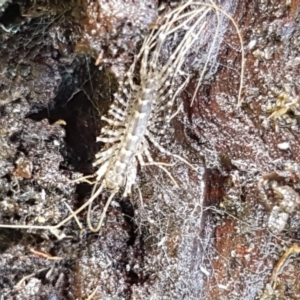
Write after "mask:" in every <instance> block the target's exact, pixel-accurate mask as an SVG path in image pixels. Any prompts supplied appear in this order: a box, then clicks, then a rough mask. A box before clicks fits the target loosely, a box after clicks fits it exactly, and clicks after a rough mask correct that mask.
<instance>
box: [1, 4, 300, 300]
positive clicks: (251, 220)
mask: <svg viewBox="0 0 300 300" xmlns="http://www.w3.org/2000/svg"><path fill="white" fill-rule="evenodd" d="M161 2H162V3H165V4H164V5H165V8H164V9H168V6H169V5H171V4H170V3H169V2H168V1H161ZM115 3H116V4H114V5H112V4H111V5H110V6H109V5H108V4H107V3H106V2H105V1H98V2H96V1H89V2H86V1H82V2H79V1H71V0H70V1H64V3H63V4H49V3H47V1H44V2H43V1H35V2H33V3H31V2H30V1H28V3H27V5H25V4H24V3H23V2H21V1H14V2H12V3H9V1H0V24H2V25H3V26H2V27H1V28H0V53H1V55H0V223H1V224H40V225H43V224H50V225H51V224H57V223H58V222H59V221H60V220H61V219H63V218H64V217H66V216H67V215H68V214H69V213H70V211H69V209H68V206H69V207H71V208H72V209H73V210H75V209H76V208H78V207H79V206H80V205H81V204H82V203H84V201H86V199H87V198H88V196H89V194H90V193H91V190H92V187H91V186H90V185H89V184H87V183H74V182H72V180H73V179H76V178H79V177H80V176H81V175H82V174H83V175H89V174H93V172H94V169H93V167H92V163H93V161H94V155H95V153H97V151H98V150H99V148H100V146H101V145H99V144H97V143H95V140H96V136H97V135H98V134H99V132H100V127H101V122H100V121H99V120H100V116H101V115H102V114H103V113H104V112H105V111H106V110H107V108H108V106H109V104H110V101H111V100H112V95H113V93H114V92H115V91H116V90H117V86H118V84H117V82H118V80H120V79H121V78H122V77H123V76H124V70H126V69H127V68H128V66H130V64H131V60H132V55H134V54H135V53H136V52H137V47H138V46H139V44H140V43H141V41H142V39H143V34H144V32H146V31H147V29H148V28H150V27H151V26H153V22H155V20H156V17H157V15H158V13H159V12H158V10H157V8H156V5H157V3H156V1H151V3H150V2H149V1H139V2H138V3H139V4H137V3H136V2H135V1H127V2H126V1H122V0H120V1H116V2H115ZM162 3H161V4H162ZM121 5H124V7H123V6H122V7H123V8H124V9H123V10H122V13H121V12H120V10H119V9H118V8H119V7H121ZM223 5H225V6H226V5H227V7H228V2H226V1H224V3H223ZM232 7H234V9H232V10H235V15H234V18H235V20H236V21H237V23H238V25H239V27H240V28H241V31H242V36H243V39H244V46H245V52H246V61H245V82H244V88H243V95H242V102H241V106H240V107H238V106H237V103H238V99H237V91H238V87H239V75H240V63H241V53H240V51H239V50H240V46H239V42H238V38H237V35H236V33H235V30H234V28H233V27H232V26H231V25H230V24H228V25H227V26H228V28H227V30H226V35H225V36H224V39H222V44H221V48H220V52H219V54H218V56H217V58H215V59H216V61H217V63H216V65H215V66H217V67H216V72H214V73H213V74H212V75H211V76H210V77H209V78H207V79H205V81H204V83H203V84H202V86H201V88H200V91H199V93H198V96H197V98H196V101H195V103H194V105H193V106H192V107H191V106H190V95H191V94H192V93H193V90H194V89H195V81H193V80H192V81H191V83H190V84H189V85H188V86H187V87H186V89H185V91H184V92H183V94H182V96H181V98H180V99H181V100H182V101H183V103H184V112H182V113H179V115H178V116H177V117H176V118H175V119H174V120H173V121H172V124H171V126H170V127H169V128H168V129H167V131H166V132H165V134H164V135H162V136H161V137H160V143H161V144H162V145H163V146H164V147H166V148H168V150H170V151H171V152H173V153H176V154H178V155H181V156H183V157H184V158H186V159H187V160H188V161H189V162H191V163H192V164H193V165H194V166H197V168H198V170H199V172H198V173H197V172H195V171H194V170H192V169H191V168H189V167H187V166H186V165H185V164H183V163H177V164H176V165H175V166H173V167H172V168H170V172H171V173H172V175H173V176H174V178H175V179H176V181H178V183H179V186H178V187H175V186H174V185H173V184H172V182H171V180H170V178H169V177H168V176H167V175H166V174H165V173H164V172H163V171H162V170H160V169H158V168H156V167H155V166H151V167H145V168H142V169H140V168H139V171H138V173H139V178H138V186H139V187H140V189H141V194H142V196H143V202H142V203H141V200H140V198H139V193H138V191H137V190H134V193H133V197H132V199H121V198H120V197H119V198H116V199H115V201H114V203H113V205H112V206H111V207H110V209H109V211H108V214H107V220H106V222H105V226H104V227H103V228H102V229H101V231H100V233H97V234H94V233H91V232H89V230H88V228H87V226H86V212H83V213H81V214H80V216H79V219H80V221H81V223H82V225H83V228H86V230H80V229H79V228H78V225H77V224H76V222H75V221H71V222H69V223H67V224H66V225H65V226H64V227H63V228H62V229H61V231H59V232H57V234H58V235H60V236H62V235H64V237H63V239H59V238H58V237H57V236H55V235H53V234H51V233H50V232H49V231H47V230H45V231H43V230H36V229H30V230H21V229H19V230H13V229H0V299H88V297H89V296H90V295H92V294H93V292H94V291H95V293H94V295H93V296H94V299H212V300H214V299H216V300H217V299H218V300H219V299H226V300H227V299H228V300H229V299H230V300H232V299H300V285H299V282H300V280H299V272H298V270H299V264H300V261H299V254H298V253H299V226H300V214H299V206H300V201H299V192H300V185H299V183H300V181H299V180H300V167H299V158H300V157H299V153H300V151H299V146H298V145H299V142H298V141H299V137H300V136H299V129H300V127H299V126H300V124H299V114H300V110H299V91H300V81H299V78H300V76H299V72H300V69H299V66H300V59H299V58H300V51H299V49H300V47H299V46H300V26H299V24H300V22H299V21H300V20H299V19H300V8H299V3H298V1H295V0H292V1H283V0H282V1H276V3H275V1H271V0H270V1H245V2H244V3H243V4H240V5H237V6H235V5H233V6H232ZM136 16H139V17H138V18H136ZM137 19H138V22H137ZM100 20H101V22H100ZM220 43H221V40H220ZM95 65H97V66H95ZM153 155H154V156H156V158H157V160H159V161H164V162H169V161H171V159H170V158H169V157H167V156H166V155H163V154H161V153H158V152H155V150H154V154H153ZM105 199H107V195H105V193H104V194H103V195H102V196H101V197H99V199H98V200H97V204H95V208H94V213H93V217H94V218H95V219H98V217H99V216H100V213H101V209H102V208H103V206H104V205H105ZM289 249H290V250H289ZM286 251H287V252H286Z"/></svg>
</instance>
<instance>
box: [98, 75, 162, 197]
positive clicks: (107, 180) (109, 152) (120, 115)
mask: <svg viewBox="0 0 300 300" xmlns="http://www.w3.org/2000/svg"><path fill="white" fill-rule="evenodd" d="M155 90H156V88H155V79H153V78H150V79H149V80H148V82H147V84H146V86H145V87H144V88H142V89H140V91H138V92H139V93H138V95H137V96H138V97H137V99H136V100H135V101H134V102H133V104H132V103H129V102H127V103H126V102H124V101H123V100H122V99H121V98H119V97H118V96H117V95H115V96H116V98H117V99H118V100H117V101H115V102H118V104H121V105H122V106H123V108H125V110H124V111H123V110H122V109H120V108H119V107H118V106H117V105H116V104H117V103H114V104H113V105H112V106H111V108H110V111H109V113H110V114H112V115H113V116H114V117H115V118H116V119H117V120H112V119H108V118H106V117H103V118H102V120H104V121H106V122H107V123H108V124H109V125H110V126H109V127H104V129H102V135H101V136H100V137H99V138H98V139H97V141H100V142H105V143H107V144H106V146H105V148H104V150H103V151H101V152H100V153H99V154H97V155H96V158H97V161H96V162H95V163H94V166H98V165H101V167H100V168H99V170H98V171H97V181H100V180H101V179H102V177H104V178H103V181H104V186H105V187H106V188H109V189H112V190H119V189H120V188H121V187H123V186H125V191H124V196H127V195H128V193H129V192H130V191H131V187H132V185H133V184H134V182H135V177H136V159H135V157H136V156H137V155H138V154H140V153H141V152H142V150H141V149H142V148H143V147H144V144H143V141H144V136H145V133H146V130H147V126H148V121H149V116H150V114H151V108H152V99H153V98H155ZM127 112H130V113H129V114H128V115H127ZM111 126H113V127H115V129H114V130H112V129H110V127H111ZM116 127H117V128H116Z"/></svg>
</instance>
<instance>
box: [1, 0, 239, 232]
mask: <svg viewBox="0 0 300 300" xmlns="http://www.w3.org/2000/svg"><path fill="white" fill-rule="evenodd" d="M212 14H215V18H214V20H216V24H215V26H214V28H215V32H214V34H213V36H212V39H211V41H210V43H209V46H208V47H207V49H206V52H207V53H206V58H205V63H204V64H203V65H202V69H200V70H199V71H198V82H197V86H196V88H195V91H194V94H193V95H192V97H191V101H190V105H191V106H192V105H193V103H194V101H195V99H196V97H197V93H198V90H199V87H200V85H201V82H202V79H203V77H204V75H205V72H206V71H207V69H208V65H209V62H210V59H211V57H212V54H213V51H214V49H215V46H216V43H217V39H218V32H219V30H220V28H219V27H220V25H219V23H220V18H221V17H225V18H227V19H228V20H229V21H230V22H231V23H232V24H233V26H234V27H235V29H236V33H237V35H238V38H239V41H240V53H241V67H240V69H241V71H240V83H239V91H238V96H237V98H238V100H237V106H239V105H240V104H241V94H242V87H243V75H244V48H243V40H242V36H241V32H240V29H239V28H238V26H237V23H236V22H235V20H234V19H233V17H232V16H231V15H230V14H229V13H228V12H227V11H225V10H223V9H221V8H220V7H219V6H218V5H217V4H216V3H215V2H213V1H212V0H211V1H208V2H201V1H195V0H188V1H186V2H183V3H180V4H179V5H178V6H177V7H175V8H173V9H171V10H170V11H168V12H166V13H165V14H164V15H161V16H160V17H159V19H158V21H157V25H154V26H153V28H152V29H151V30H150V32H149V34H148V36H146V38H145V39H144V42H143V43H142V45H141V48H140V51H139V52H138V54H137V55H135V57H134V58H133V63H132V65H131V66H130V67H129V69H128V71H127V73H126V75H125V76H124V78H123V79H122V81H121V82H120V84H119V89H118V92H117V93H115V94H114V95H113V101H112V104H111V105H110V108H109V110H108V113H107V115H104V116H102V117H101V121H102V122H104V123H105V125H104V126H103V127H102V129H101V133H100V135H99V136H98V137H97V142H101V143H102V144H103V146H102V148H101V150H100V151H99V152H98V153H97V154H96V158H95V162H94V163H93V166H94V167H96V168H97V171H96V172H95V174H93V175H92V177H93V178H94V187H93V191H92V193H91V196H90V198H89V199H88V200H87V201H86V202H85V203H84V204H83V205H82V206H81V207H79V208H78V209H77V210H76V211H74V212H72V213H71V214H70V215H69V216H68V217H66V218H65V219H64V220H62V221H61V222H59V223H58V224H57V225H46V226H40V225H23V224H19V225H9V224H7V225H6V224H0V228H18V229H43V230H50V231H51V232H54V231H56V230H58V229H59V228H60V227H62V226H63V225H64V224H65V223H67V222H68V221H70V220H71V219H72V218H76V216H77V215H78V214H79V213H80V212H81V211H83V210H84V209H86V208H88V213H87V224H88V227H89V229H90V230H91V231H92V232H98V231H99V230H100V229H101V227H102V225H103V222H104V219H105V216H106V213H107V210H108V208H109V206H110V204H111V202H112V200H113V199H114V197H115V196H116V194H117V193H120V192H122V196H123V197H126V196H128V195H129V194H131V192H132V189H133V186H134V185H136V178H137V168H138V165H140V166H141V167H142V168H143V167H145V166H149V165H153V166H157V167H158V168H161V169H162V170H163V171H164V172H165V173H166V174H167V175H168V177H169V178H170V180H171V181H172V182H173V183H174V184H177V182H176V180H175V179H174V178H173V176H172V175H171V173H170V172H169V171H168V164H166V163H162V162H156V161H154V159H153V158H152V155H151V151H150V148H151V147H154V148H156V149H157V150H158V151H160V152H162V153H164V154H166V155H168V156H170V157H172V158H174V159H175V160H179V161H181V162H183V163H185V164H186V165H187V166H188V167H189V168H192V169H194V170H195V171H197V169H196V168H195V167H194V166H193V165H192V164H191V163H189V162H188V161H187V160H186V159H185V158H183V157H181V156H179V155H177V154H173V153H171V152H169V151H168V150H167V149H165V148H164V147H162V146H161V145H160V144H159V142H157V140H156V138H155V136H156V134H158V133H159V134H163V132H164V126H167V125H169V124H170V121H171V120H172V118H174V116H175V115H176V114H177V112H178V111H179V109H180V108H181V105H180V104H179V105H178V103H177V102H178V101H177V99H178V96H179V95H180V93H181V92H182V91H183V90H184V88H185V87H186V86H187V84H188V83H189V82H190V80H191V77H192V75H191V74H189V72H188V70H187V68H186V61H187V58H188V57H189V56H191V53H197V51H198V50H199V49H198V48H200V47H202V48H203V45H202V44H201V42H200V43H199V40H201V36H202V35H204V34H205V31H206V30H207V26H209V18H210V17H211V15H212ZM170 47H171V48H172V52H171V55H169V56H168V55H166V54H165V52H166V49H168V48H170ZM175 106H178V108H177V110H176V111H175V113H173V112H174V110H175V109H174V107H175ZM157 124H160V125H159V126H158V125H157ZM162 124H163V125H162ZM104 190H106V191H109V193H110V195H109V197H108V199H107V201H106V204H105V206H104V208H103V211H102V213H101V217H100V220H99V221H98V222H97V225H96V226H94V225H93V224H92V221H91V212H92V205H93V202H94V201H95V199H96V198H97V197H98V196H99V195H100V194H101V193H102V192H103V191H104Z"/></svg>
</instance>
